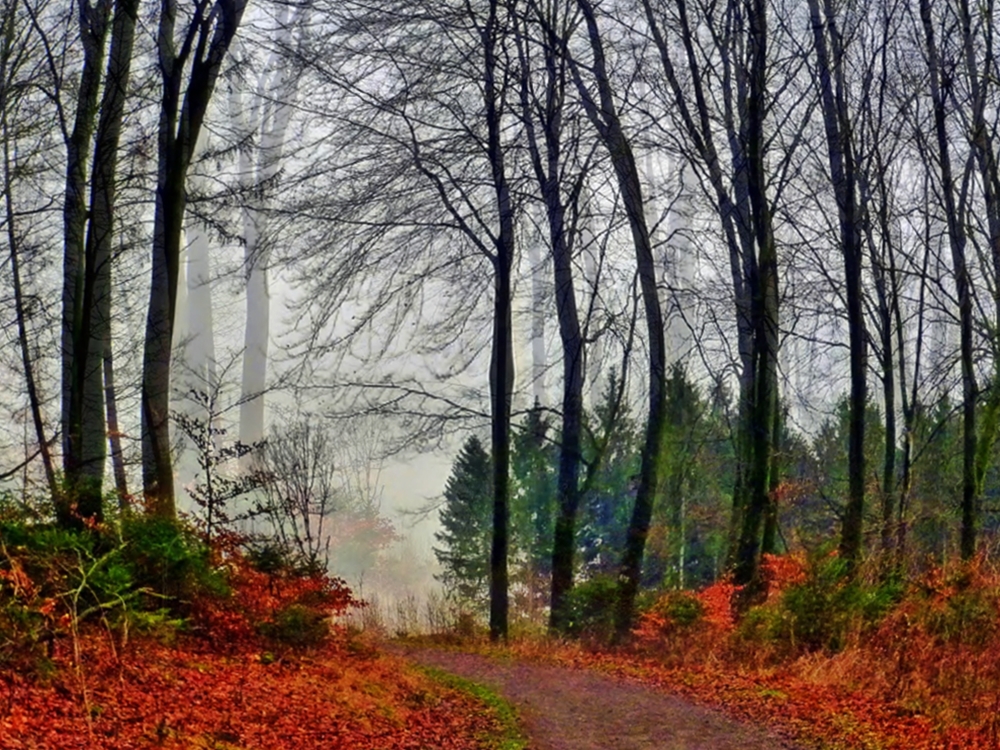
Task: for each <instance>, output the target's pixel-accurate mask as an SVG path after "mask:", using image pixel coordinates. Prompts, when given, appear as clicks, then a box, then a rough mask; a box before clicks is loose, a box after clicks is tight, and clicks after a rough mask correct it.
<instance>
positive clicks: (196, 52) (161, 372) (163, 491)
mask: <svg viewBox="0 0 1000 750" xmlns="http://www.w3.org/2000/svg"><path fill="white" fill-rule="evenodd" d="M245 8H246V0H199V2H197V3H196V4H195V5H194V7H193V9H192V11H191V15H190V17H189V18H187V19H186V25H185V27H184V29H183V31H182V32H181V34H180V37H179V39H178V37H177V34H176V30H177V29H176V26H177V12H178V6H177V1H176V0H163V1H162V3H161V5H160V19H159V27H158V32H157V54H158V64H159V69H160V75H161V78H162V91H161V99H160V120H159V134H158V141H157V143H158V148H157V155H158V157H157V158H158V167H157V184H156V213H155V218H154V227H153V252H152V257H153V262H152V280H151V285H150V298H149V309H148V314H147V317H146V341H145V347H144V355H143V375H142V477H143V492H144V494H145V496H146V503H147V509H148V511H149V512H150V513H151V514H153V515H156V516H162V517H166V518H170V517H173V516H174V515H175V513H176V505H175V500H174V476H173V464H172V459H171V456H170V420H169V410H170V363H171V353H172V351H171V348H172V344H173V331H174V319H175V313H176V304H177V285H178V278H179V273H180V250H181V231H182V229H183V224H184V212H185V207H186V203H187V192H186V191H187V174H188V167H189V166H190V164H191V158H192V156H193V154H194V149H195V145H196V144H197V142H198V135H199V133H200V131H201V127H202V123H203V122H204V119H205V113H206V112H207V110H208V105H209V101H210V100H211V98H212V93H213V91H214V89H215V83H216V81H217V79H218V77H219V73H220V71H221V69H222V63H223V60H224V59H225V57H226V53H227V52H228V50H229V46H230V44H231V43H232V41H233V37H234V36H235V35H236V30H237V28H238V27H239V24H240V20H241V19H242V17H243V11H244V10H245ZM178 42H179V46H178ZM186 71H188V72H187V75H186V76H185V72H186Z"/></svg>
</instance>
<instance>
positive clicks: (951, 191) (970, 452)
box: [920, 0, 979, 560]
mask: <svg viewBox="0 0 1000 750" xmlns="http://www.w3.org/2000/svg"><path fill="white" fill-rule="evenodd" d="M920 20H921V23H922V25H923V29H924V42H925V44H926V52H927V64H928V67H929V69H930V87H931V98H932V100H933V105H934V132H935V135H936V137H937V147H938V164H939V168H940V178H941V188H942V193H943V197H944V209H945V214H946V218H947V221H948V239H949V242H950V244H951V258H952V267H953V270H954V274H955V291H956V293H957V295H958V319H959V328H960V332H961V333H960V335H961V344H960V348H961V355H960V356H961V365H962V505H961V508H962V531H961V542H960V547H961V554H962V558H963V559H965V560H967V559H970V558H971V557H972V556H973V555H975V553H976V536H977V533H978V528H979V501H978V497H977V494H978V493H977V491H976V447H977V440H976V392H977V388H976V373H975V369H974V362H973V352H972V334H973V331H972V282H971V279H970V277H969V271H968V266H967V263H966V257H965V256H966V253H965V246H966V234H965V225H964V221H963V218H964V217H965V214H966V206H965V201H964V198H963V200H961V201H959V202H958V203H956V201H955V184H954V178H953V175H952V169H951V151H950V144H949V139H948V128H947V121H946V118H947V115H946V106H947V105H946V101H947V99H948V87H949V86H950V79H949V77H948V74H947V73H946V72H945V71H944V70H942V67H941V60H940V56H939V54H938V49H937V42H936V41H935V35H934V25H933V19H932V16H931V6H930V0H920Z"/></svg>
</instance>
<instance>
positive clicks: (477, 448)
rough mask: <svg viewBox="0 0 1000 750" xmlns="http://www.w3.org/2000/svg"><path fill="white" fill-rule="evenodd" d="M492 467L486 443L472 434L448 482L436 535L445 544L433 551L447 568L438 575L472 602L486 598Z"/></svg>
mask: <svg viewBox="0 0 1000 750" xmlns="http://www.w3.org/2000/svg"><path fill="white" fill-rule="evenodd" d="M492 470H493V469H492V462H491V461H490V456H489V454H488V453H487V452H486V449H485V448H483V444H482V442H480V440H479V438H477V437H476V436H475V435H472V436H470V437H469V438H468V439H467V440H466V441H465V444H464V445H463V446H462V450H461V451H460V452H459V454H458V457H457V458H456V459H455V463H454V465H453V467H452V471H451V476H450V477H449V478H448V483H447V484H446V485H445V490H444V500H445V504H444V507H443V508H442V509H441V531H440V532H438V533H436V534H435V535H434V538H435V539H437V541H438V542H439V543H440V544H441V545H442V546H441V547H440V548H439V547H435V548H434V556H435V557H437V560H438V562H439V563H440V564H441V566H442V567H443V568H444V570H443V572H442V573H441V574H440V575H439V576H438V580H440V581H441V582H442V583H444V585H445V586H446V587H447V588H448V590H449V591H451V592H453V593H454V594H456V595H457V596H458V597H459V598H460V599H462V600H463V601H466V602H469V603H476V604H482V603H485V601H486V592H487V587H488V583H489V573H490V541H491V538H492V537H491V535H490V529H491V526H492V518H493V492H492V485H491V482H492V476H493V475H492Z"/></svg>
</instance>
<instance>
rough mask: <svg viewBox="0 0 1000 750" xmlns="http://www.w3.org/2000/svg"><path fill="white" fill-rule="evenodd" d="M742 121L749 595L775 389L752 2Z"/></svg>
mask: <svg viewBox="0 0 1000 750" xmlns="http://www.w3.org/2000/svg"><path fill="white" fill-rule="evenodd" d="M747 53H748V58H749V67H748V71H747V82H748V98H747V108H746V110H747V116H746V128H747V129H746V144H747V145H746V165H747V166H746V174H747V192H748V196H749V200H750V206H751V209H752V216H751V219H752V227H753V237H754V243H755V245H756V250H757V254H756V257H751V259H750V260H751V262H750V264H749V265H750V268H749V273H748V276H749V278H748V286H749V294H750V299H751V305H752V307H751V310H752V320H753V323H754V337H753V372H754V381H753V392H752V396H751V406H750V419H749V423H748V424H747V425H746V426H745V427H743V428H741V433H742V434H741V440H743V441H746V442H744V445H749V446H750V448H749V449H748V450H747V454H748V458H749V459H750V466H749V470H748V472H747V479H748V482H747V487H746V489H745V492H746V497H747V504H746V508H745V511H744V513H743V523H742V528H741V532H740V538H739V540H738V542H737V545H736V555H735V561H734V568H733V574H734V575H733V578H734V581H735V582H736V583H737V584H740V585H745V586H747V587H748V591H752V590H753V588H754V587H755V586H756V584H757V583H758V578H759V567H760V546H761V530H762V524H763V522H764V516H765V513H766V512H767V508H768V505H769V503H770V499H769V492H768V490H769V482H768V477H769V473H770V467H771V451H772V448H773V437H774V435H773V433H774V428H773V424H774V410H775V409H776V408H777V396H778V393H777V389H778V256H777V248H776V247H775V244H774V233H773V230H772V226H771V206H770V203H769V202H768V200H767V194H766V182H767V171H766V168H765V167H766V165H765V163H764V161H765V138H764V115H765V107H764V98H765V96H766V95H767V71H766V64H767V13H766V2H765V0H753V4H752V8H751V9H750V11H749V18H748V34H747Z"/></svg>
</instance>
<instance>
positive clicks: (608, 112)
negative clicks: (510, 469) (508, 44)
mask: <svg viewBox="0 0 1000 750" xmlns="http://www.w3.org/2000/svg"><path fill="white" fill-rule="evenodd" d="M577 5H578V7H579V8H580V10H581V12H582V13H583V17H584V21H585V22H586V28H587V36H588V38H589V41H590V48H591V51H592V52H593V58H594V59H593V65H592V67H591V70H592V73H593V76H594V81H595V83H596V84H597V90H598V96H599V101H598V102H595V101H594V100H593V98H592V97H591V96H590V93H589V91H588V90H587V88H586V86H585V85H584V83H583V81H582V79H581V78H580V71H579V68H578V67H577V66H576V65H574V67H573V75H574V78H575V79H576V82H577V88H578V90H579V91H580V94H581V97H582V98H583V100H584V101H583V103H584V107H585V109H586V110H587V115H588V117H589V118H590V120H591V122H592V123H593V124H594V127H595V128H596V130H597V132H598V134H599V135H600V137H601V140H602V141H603V143H604V147H605V148H606V149H607V151H608V154H609V155H610V157H611V161H612V166H613V167H614V171H615V178H616V180H617V182H618V188H619V191H620V193H621V198H622V202H623V203H624V206H625V214H626V216H627V218H628V223H629V229H630V230H631V234H632V244H633V246H634V249H635V256H636V270H637V272H638V277H639V286H640V290H641V295H642V304H643V310H644V313H645V318H646V333H647V336H648V340H647V345H648V347H649V362H648V364H649V370H648V378H649V410H648V412H647V418H646V434H645V440H644V441H643V448H642V457H641V464H640V469H639V486H638V488H637V491H636V497H635V504H634V505H633V508H632V516H631V519H630V521H629V525H628V531H627V535H626V540H625V550H624V552H623V554H622V561H621V567H620V574H619V590H618V601H617V604H616V608H615V638H616V640H624V639H625V638H627V637H628V634H629V632H630V631H631V628H632V620H633V619H634V616H635V597H636V595H637V594H638V592H639V581H640V578H641V574H642V559H643V555H644V553H645V548H646V537H647V535H648V534H649V525H650V521H651V520H652V516H653V503H654V500H655V498H656V492H657V485H658V475H659V471H658V466H657V464H658V460H659V457H660V446H661V444H662V442H663V430H664V426H665V423H666V376H667V373H666V351H665V343H664V326H663V313H662V310H661V308H660V297H659V292H658V290H657V287H656V281H657V279H656V262H655V260H654V256H653V245H652V241H651V239H650V234H649V227H648V226H647V224H646V215H645V205H644V202H643V196H642V186H641V183H640V181H639V170H638V168H637V166H636V163H635V156H634V155H633V153H632V146H631V144H630V143H629V140H628V138H627V137H626V136H625V132H624V131H623V129H622V124H621V119H620V117H619V114H618V109H617V106H616V105H615V102H614V95H613V92H612V88H611V78H610V75H609V73H608V69H607V64H606V62H605V56H604V43H603V41H602V39H601V34H600V30H599V28H598V25H597V17H596V15H595V12H594V6H593V4H592V3H591V2H590V0H577Z"/></svg>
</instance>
